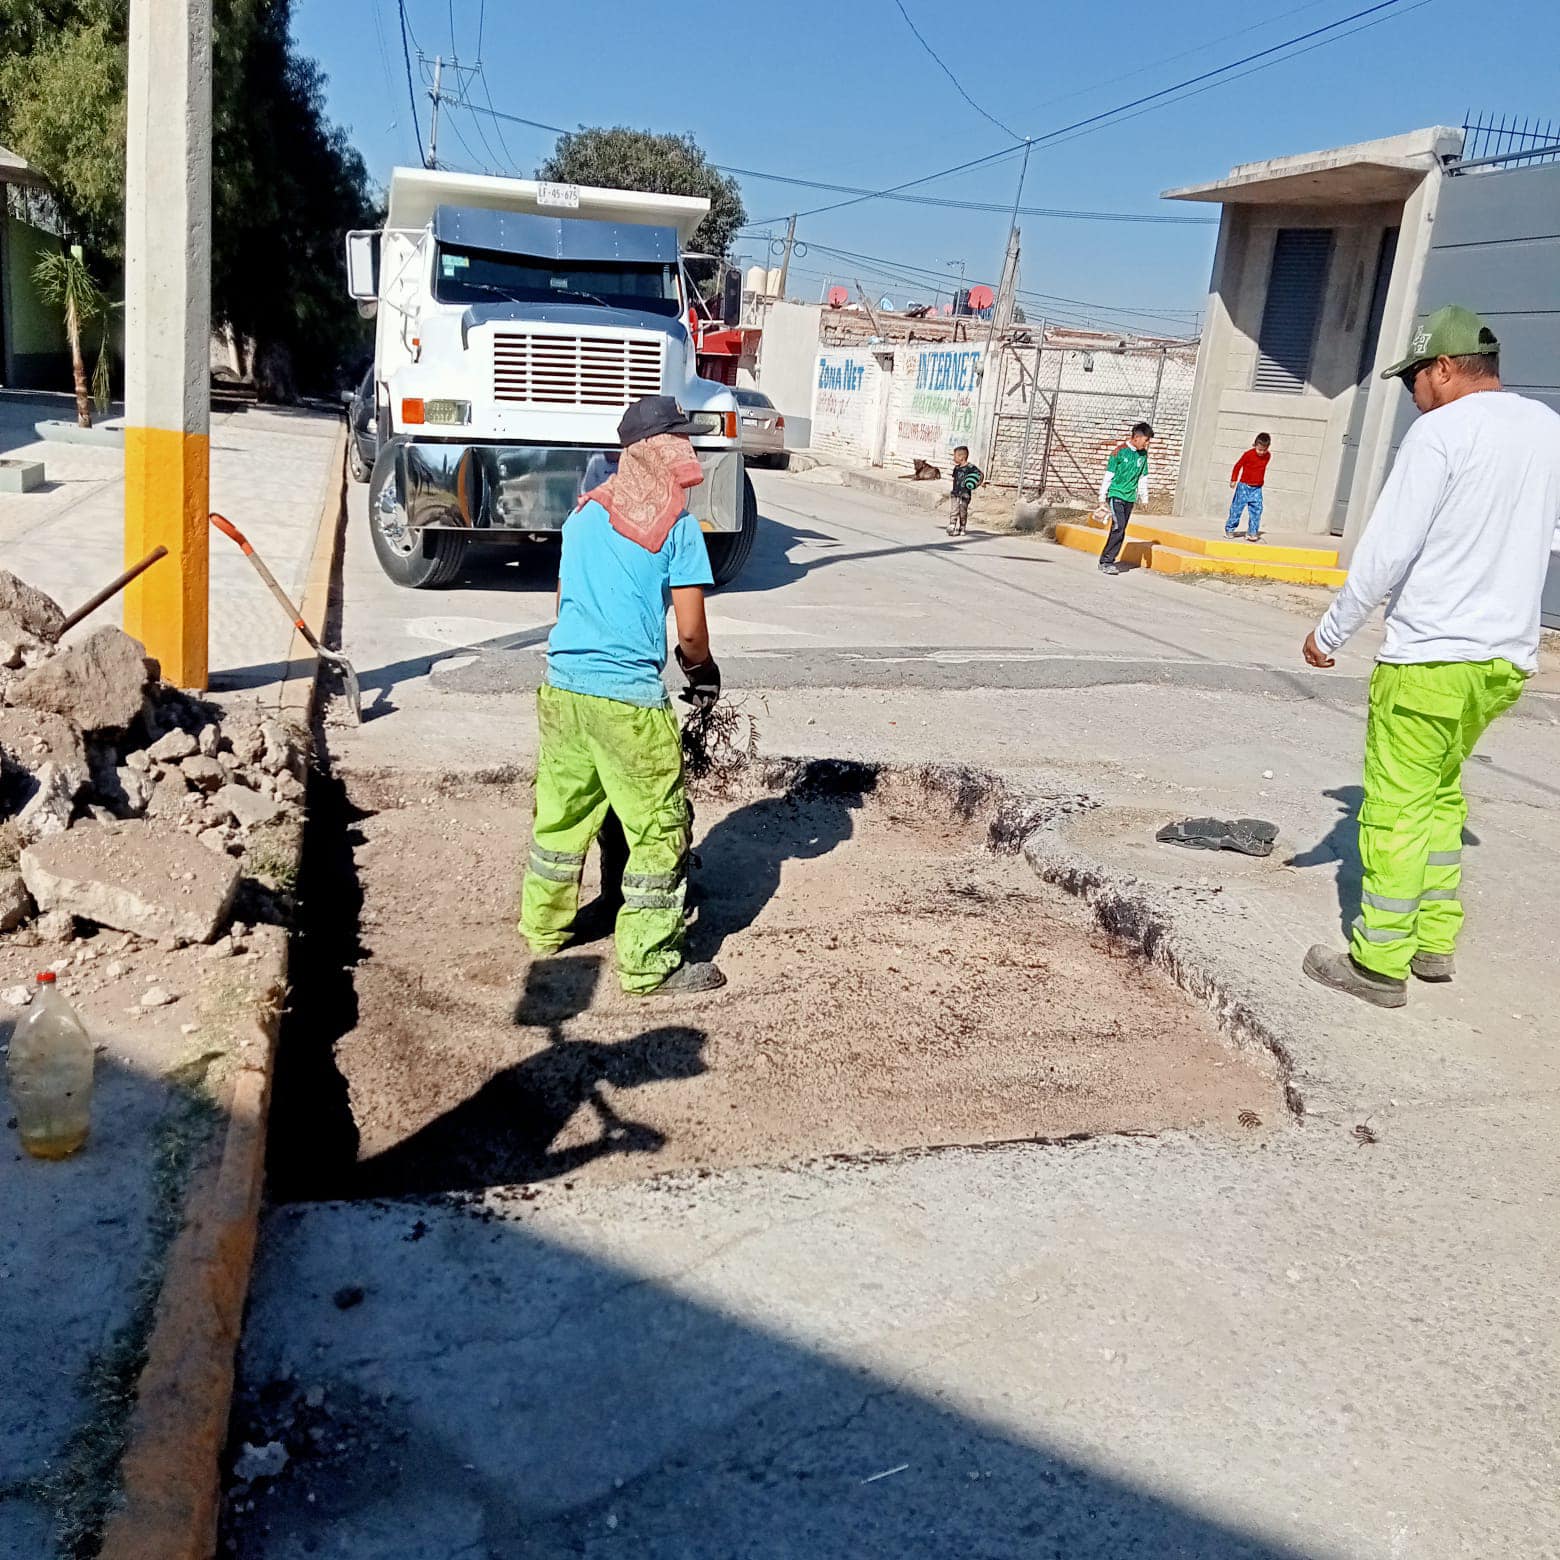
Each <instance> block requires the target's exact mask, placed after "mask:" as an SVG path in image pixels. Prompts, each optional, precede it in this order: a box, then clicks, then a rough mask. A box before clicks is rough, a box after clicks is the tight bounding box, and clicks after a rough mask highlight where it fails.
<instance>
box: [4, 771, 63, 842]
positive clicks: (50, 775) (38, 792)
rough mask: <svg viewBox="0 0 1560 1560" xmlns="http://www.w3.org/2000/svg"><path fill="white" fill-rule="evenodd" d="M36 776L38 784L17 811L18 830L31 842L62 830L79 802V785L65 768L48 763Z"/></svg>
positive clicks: (60, 832) (61, 832)
mask: <svg viewBox="0 0 1560 1560" xmlns="http://www.w3.org/2000/svg"><path fill="white" fill-rule="evenodd" d="M34 778H35V779H36V781H37V787H36V789H35V790H34V791H33V794H32V795H31V796H30V797H28V799H27V800H26V802H24V803H23V804H22V809H21V811H20V812H18V813H17V815H16V831H17V833H18V834H20V835H21V837H22V838H23V839H24V840H26V841H28V842H31V841H33V840H39V839H42V838H43V837H44V836H45V835H48V834H63V833H64V832H65V831H66V830H67V829H68V828H69V827H70V817H71V813H72V812H74V811H75V806H76V787H75V786H74V785H73V784H72V783H71V780H70V777H69V776H68V775H67V774H66V773H65V772H64V770H62V769H60V768H58V767H57V766H56V765H54V764H45V765H44V766H43V767H42V768H41V769H40V770H39V771H38V773H37V774H36V776H35V777H34Z"/></svg>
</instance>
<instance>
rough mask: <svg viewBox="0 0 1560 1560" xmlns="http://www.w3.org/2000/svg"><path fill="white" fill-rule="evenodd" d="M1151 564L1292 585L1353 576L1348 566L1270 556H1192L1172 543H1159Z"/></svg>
mask: <svg viewBox="0 0 1560 1560" xmlns="http://www.w3.org/2000/svg"><path fill="white" fill-rule="evenodd" d="M1253 551H1255V549H1253ZM1148 566H1149V568H1151V569H1153V570H1154V571H1155V572H1156V573H1159V574H1182V575H1187V574H1216V575H1223V576H1226V577H1235V578H1238V579H1248V580H1279V581H1282V582H1284V583H1286V584H1290V585H1331V586H1334V587H1336V586H1339V585H1342V584H1343V582H1344V581H1345V580H1346V579H1348V577H1349V571H1348V570H1347V569H1336V568H1309V567H1306V566H1304V565H1299V564H1292V563H1278V562H1269V561H1268V559H1267V558H1266V557H1263V558H1261V559H1260V560H1259V559H1255V558H1250V559H1234V558H1205V557H1195V556H1192V557H1189V556H1187V554H1185V553H1178V552H1175V551H1173V550H1172V549H1170V548H1168V547H1155V548H1154V551H1153V556H1152V557H1151V558H1150V560H1149V565H1148Z"/></svg>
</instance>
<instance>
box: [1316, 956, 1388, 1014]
mask: <svg viewBox="0 0 1560 1560" xmlns="http://www.w3.org/2000/svg"><path fill="white" fill-rule="evenodd" d="M1300 968H1301V969H1302V970H1304V972H1305V973H1306V974H1307V975H1309V976H1310V977H1311V979H1312V980H1314V981H1315V982H1316V983H1317V985H1319V986H1326V987H1328V988H1329V989H1330V990H1333V991H1341V992H1343V993H1345V995H1347V996H1351V997H1358V998H1359V999H1360V1001H1361V1002H1369V1003H1370V1004H1371V1005H1372V1006H1373V1007H1382V1008H1400V1007H1403V1006H1405V1005H1406V1004H1407V1002H1408V982H1407V981H1406V980H1394V979H1393V978H1392V977H1391V976H1390V975H1378V974H1377V973H1376V972H1375V971H1374V970H1367V969H1366V968H1365V967H1364V966H1363V965H1359V964H1356V963H1355V962H1354V960H1353V959H1352V958H1351V957H1350V956H1349V955H1348V954H1347V953H1339V952H1338V950H1337V949H1336V948H1326V947H1323V946H1322V944H1321V943H1317V944H1316V946H1315V947H1314V948H1312V949H1311V951H1310V952H1309V953H1308V954H1306V956H1305V962H1304V964H1302V965H1301V966H1300Z"/></svg>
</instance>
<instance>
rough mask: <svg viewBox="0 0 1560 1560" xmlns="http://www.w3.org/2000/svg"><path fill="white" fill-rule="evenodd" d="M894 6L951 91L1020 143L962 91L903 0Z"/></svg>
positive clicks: (1005, 127) (896, 2) (995, 117)
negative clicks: (914, 20) (923, 34)
mask: <svg viewBox="0 0 1560 1560" xmlns="http://www.w3.org/2000/svg"><path fill="white" fill-rule="evenodd" d="M894 5H895V7H896V9H897V10H898V12H899V14H900V15H901V16H902V17H904V19H905V26H906V27H908V28H909V29H910V31H911V32H913V33H914V34H915V41H916V42H917V43H918V44H920V45H921V47H922V48H923V49H925V50H926V52H927V54H928V55H930V56H931V60H932V63H933V64H934V65H935V66H936V67H937V68H938V70H940V71H941V72H942V73H943V75H945V76H946V77H947V78H948V80H949V81H951V82H952V83H953V90H954V91H955V92H957V93H958V94H959V96H960V97H961V98H963V99H964V101H965V102H966V103H968V104H969V105H970V107H971V108H973V109H974V110H975V112H976V113H977V114H979V115H980V117H981V118H982V119H984V120H987V121H988V122H990V123H991V124H994V125H995V126H996V127H997V129H999V130H1000V131H1002V133H1003V134H1004V135H1009V136H1011V137H1012V138H1013V139H1014V140H1015V141H1022V140H1023V139H1024V138H1023V136H1021V135H1020V134H1019V133H1018V132H1017V131H1016V130H1010V129H1009V128H1008V127H1007V126H1006V125H1005V124H1003V123H1002V121H1001V120H1000V119H998V118H997V116H996V115H995V114H988V113H987V112H986V110H985V109H983V108H982V107H981V106H980V104H979V103H977V102H976V101H975V99H974V98H972V97H971V96H970V95H969V93H968V92H966V91H965V90H964V87H963V86H962V85H961V83H960V81H959V78H958V77H957V76H955V75H954V73H953V72H952V71H951V70H949V69H948V66H947V63H946V61H944V59H943V57H942V56H941V55H940V54H939V53H938V52H937V51H936V50H935V49H934V48H933V47H932V46H931V44H929V43H928V42H927V41H926V39H925V38H924V37H922V36H921V29H920V28H919V27H917V26H916V25H915V23H914V22H913V21H911V20H910V13H909V12H908V11H907V10H906V9H905V8H904V4H903V0H894Z"/></svg>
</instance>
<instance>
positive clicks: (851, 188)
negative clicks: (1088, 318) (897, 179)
mask: <svg viewBox="0 0 1560 1560" xmlns="http://www.w3.org/2000/svg"><path fill="white" fill-rule="evenodd" d="M450 101H452V102H454V101H455V100H454V99H451V100H450ZM457 107H461V108H469V109H470V110H471V111H472V112H473V113H477V114H486V115H489V116H491V117H492V118H493V119H495V120H502V121H503V122H504V123H506V124H518V125H525V126H526V127H527V128H528V129H531V130H545V131H546V132H547V133H548V134H549V135H573V134H574V133H575V132H574V131H572V130H568V129H565V128H564V127H563V126H562V125H550V124H548V123H547V122H546V121H545V120H541V119H527V118H526V117H525V116H524V115H522V114H511V113H506V112H504V111H503V110H501V109H497V108H494V107H493V106H492V98H491V95H489V100H488V106H487V107H486V108H484V107H483V106H482V104H480V103H471V102H466V101H464V100H461V101H459V102H458V103H457ZM1022 151H1023V147H1022V145H1020V146H1017V147H1014V148H1012V150H1011V152H1010V153H1004V154H1000V155H1013V154H1016V153H1018V152H1022ZM511 160H512V159H511ZM710 166H711V167H713V168H717V169H719V170H720V172H722V173H732V174H735V175H736V176H737V177H738V178H739V179H767V180H768V181H770V182H771V183H773V184H794V185H797V186H798V187H799V188H802V189H809V190H823V191H826V192H828V193H829V194H834V195H865V196H869V197H870V196H881V198H883V199H886V200H898V201H903V202H905V203H906V204H908V205H915V206H945V207H948V208H950V209H952V210H956V211H999V212H1005V211H1009V210H1011V207H1009V206H1005V205H1003V204H1002V203H1001V202H999V201H988V200H958V199H955V198H954V197H952V196H941V195H903V194H883V192H881V191H878V190H870V189H866V188H864V187H863V186H861V185H857V184H829V183H825V182H824V181H822V180H820V179H803V178H799V177H797V176H796V175H793V174H788V173H767V172H765V171H764V170H763V169H760V168H739V167H737V166H736V165H735V164H734V163H712V164H711V165H710ZM803 214H804V215H805V213H803ZM1019 215H1020V216H1021V217H1056V218H1060V219H1075V220H1078V221H1087V222H1146V223H1156V224H1166V225H1170V226H1180V227H1214V226H1217V224H1218V220H1219V219H1218V218H1217V217H1182V216H1170V215H1168V214H1164V213H1160V212H1136V211H1080V210H1074V209H1072V208H1069V207H1061V206H1021V207H1019ZM769 220H771V221H775V222H779V221H783V220H784V218H781V217H773V218H770V219H769ZM758 225H760V226H761V225H762V224H758Z"/></svg>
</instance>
